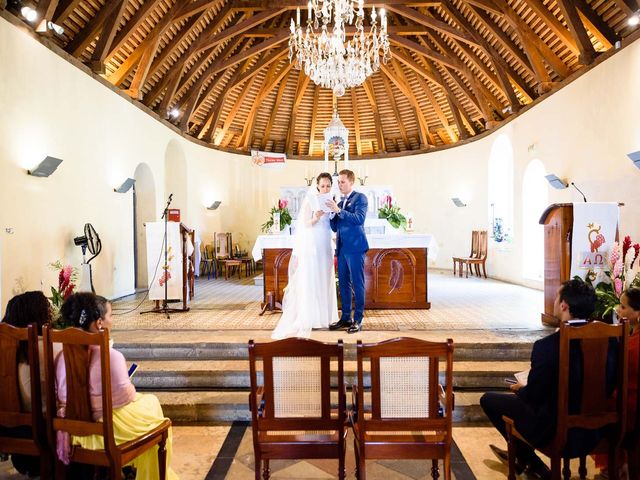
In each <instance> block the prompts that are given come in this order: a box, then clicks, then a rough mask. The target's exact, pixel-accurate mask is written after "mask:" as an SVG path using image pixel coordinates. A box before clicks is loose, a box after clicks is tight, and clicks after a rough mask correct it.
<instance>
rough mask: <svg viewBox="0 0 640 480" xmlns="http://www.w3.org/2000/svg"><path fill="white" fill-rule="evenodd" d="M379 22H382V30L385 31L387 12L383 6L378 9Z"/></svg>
mask: <svg viewBox="0 0 640 480" xmlns="http://www.w3.org/2000/svg"><path fill="white" fill-rule="evenodd" d="M380 22H381V24H382V30H383V31H384V32H386V31H387V14H386V12H385V10H384V8H381V9H380Z"/></svg>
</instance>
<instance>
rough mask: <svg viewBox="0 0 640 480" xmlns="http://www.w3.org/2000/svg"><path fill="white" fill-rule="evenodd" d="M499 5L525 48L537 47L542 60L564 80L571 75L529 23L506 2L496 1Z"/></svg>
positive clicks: (502, 0)
mask: <svg viewBox="0 0 640 480" xmlns="http://www.w3.org/2000/svg"><path fill="white" fill-rule="evenodd" d="M495 1H496V2H497V3H498V5H500V6H501V8H503V10H504V13H505V20H507V22H509V24H510V25H511V27H512V28H514V29H515V30H516V31H517V32H518V33H519V36H520V39H521V42H522V44H523V47H527V45H526V44H528V46H533V47H535V48H536V49H537V50H538V52H540V55H541V56H542V58H543V59H544V60H545V61H546V62H547V63H548V64H549V66H550V67H551V68H553V70H554V71H555V72H556V73H557V74H558V75H559V76H560V77H562V78H566V77H567V76H569V75H570V73H571V72H570V70H569V68H568V67H567V66H566V65H565V64H564V62H563V61H562V60H561V59H560V58H559V57H558V56H557V55H556V53H555V52H554V51H553V50H552V49H551V48H550V47H549V45H547V44H546V43H544V42H543V41H542V39H541V38H540V37H539V36H538V35H536V33H535V32H534V31H533V29H532V28H531V27H530V26H529V24H528V23H527V22H525V21H524V20H522V18H520V16H519V15H518V14H517V13H516V11H515V10H513V8H511V7H510V6H509V5H508V4H507V2H506V1H504V0H495Z"/></svg>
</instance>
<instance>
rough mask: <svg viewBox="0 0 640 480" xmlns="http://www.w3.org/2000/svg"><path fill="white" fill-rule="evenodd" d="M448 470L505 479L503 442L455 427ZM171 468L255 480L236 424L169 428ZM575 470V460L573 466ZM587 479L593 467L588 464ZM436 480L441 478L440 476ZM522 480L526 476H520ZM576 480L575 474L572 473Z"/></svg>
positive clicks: (192, 479) (408, 466)
mask: <svg viewBox="0 0 640 480" xmlns="http://www.w3.org/2000/svg"><path fill="white" fill-rule="evenodd" d="M453 438H454V441H455V446H454V448H453V450H452V471H453V478H454V479H455V480H473V479H477V480H500V479H505V478H506V477H507V470H506V467H505V466H504V465H503V464H502V463H500V462H499V461H498V460H497V459H496V458H495V457H494V456H493V454H492V453H491V450H490V449H489V444H491V443H494V444H496V445H498V446H501V447H504V446H505V444H504V441H503V440H502V438H501V437H500V435H499V434H498V433H497V432H496V430H495V429H493V428H490V427H454V429H453ZM173 439H174V440H173V441H174V455H173V469H174V470H175V471H176V473H178V475H179V476H180V479H181V480H222V479H230V480H250V479H254V478H255V477H254V472H253V465H254V463H253V444H252V440H251V428H250V427H249V426H247V425H245V424H242V425H237V426H205V427H180V426H176V427H174V436H173ZM347 447H348V450H347V456H346V469H347V478H348V479H354V478H355V476H354V469H355V460H354V456H353V436H352V435H351V433H350V434H349V436H348V437H347ZM572 467H573V470H574V473H576V472H577V462H575V461H574V464H573V465H572ZM337 468H338V466H337V462H336V461H333V460H314V461H272V462H271V463H270V469H271V475H272V477H271V478H273V479H274V480H277V479H292V480H293V479H296V480H316V479H317V480H321V479H331V478H337ZM430 468H431V462H430V461H427V460H420V461H413V460H398V461H393V460H379V461H370V462H367V479H368V480H414V479H427V478H431V476H430V475H429V471H430ZM587 468H588V477H587V478H588V479H593V477H594V475H595V473H596V472H595V468H594V466H593V463H592V462H591V460H589V462H588V464H587ZM23 478H26V477H23V476H21V475H19V474H17V473H16V472H15V471H14V470H13V469H12V468H11V464H10V462H3V463H0V479H3V480H18V479H23ZM441 478H443V477H442V476H441ZM521 478H526V476H522V477H521ZM576 478H577V475H576Z"/></svg>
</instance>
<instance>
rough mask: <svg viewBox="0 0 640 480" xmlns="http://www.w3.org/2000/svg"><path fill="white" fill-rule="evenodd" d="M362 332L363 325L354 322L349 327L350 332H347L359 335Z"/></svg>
mask: <svg viewBox="0 0 640 480" xmlns="http://www.w3.org/2000/svg"><path fill="white" fill-rule="evenodd" d="M360 330H362V324H361V323H358V322H353V323H352V324H351V326H350V327H349V330H347V333H358V332H359V331H360Z"/></svg>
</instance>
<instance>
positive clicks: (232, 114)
mask: <svg viewBox="0 0 640 480" xmlns="http://www.w3.org/2000/svg"><path fill="white" fill-rule="evenodd" d="M254 81H255V77H253V78H251V79H250V80H249V81H248V82H247V83H246V84H245V86H244V88H243V89H242V92H240V95H238V98H237V99H236V101H235V103H234V104H233V107H231V110H230V111H229V113H228V114H227V118H225V120H224V124H223V126H222V129H221V130H220V131H219V132H218V133H217V134H216V133H215V125H212V126H211V136H212V140H213V144H214V145H216V146H217V145H220V144H221V143H222V140H223V139H224V137H225V135H226V134H227V130H229V127H230V126H231V124H232V123H233V121H234V120H235V118H236V114H237V113H238V110H240V107H241V106H242V102H244V99H245V98H246V96H247V95H248V94H249V91H250V90H251V86H252V85H253V82H254ZM214 136H215V138H213V137H214Z"/></svg>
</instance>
